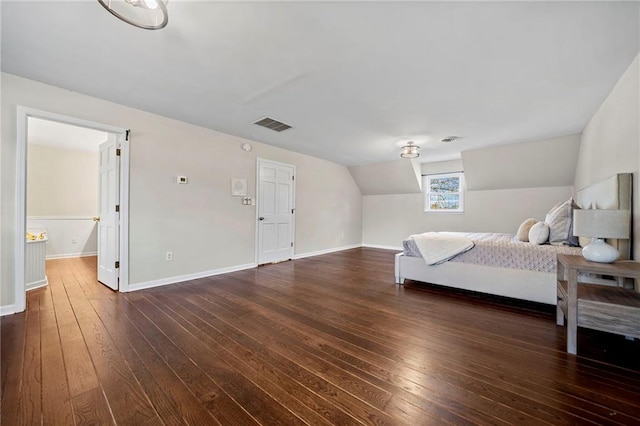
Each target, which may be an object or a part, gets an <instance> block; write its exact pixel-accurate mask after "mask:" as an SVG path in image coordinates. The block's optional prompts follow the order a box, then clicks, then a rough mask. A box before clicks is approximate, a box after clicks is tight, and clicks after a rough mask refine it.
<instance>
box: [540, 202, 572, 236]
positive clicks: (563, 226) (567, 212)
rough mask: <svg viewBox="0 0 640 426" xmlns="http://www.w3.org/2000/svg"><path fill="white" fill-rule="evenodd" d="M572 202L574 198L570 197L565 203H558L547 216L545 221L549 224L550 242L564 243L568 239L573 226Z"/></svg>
mask: <svg viewBox="0 0 640 426" xmlns="http://www.w3.org/2000/svg"><path fill="white" fill-rule="evenodd" d="M572 203H573V199H572V198H569V199H568V200H567V201H565V202H564V203H559V204H556V205H555V206H553V207H552V208H551V210H549V212H548V213H547V215H546V216H545V218H544V221H545V223H547V224H548V225H549V242H550V243H562V242H563V241H565V240H567V238H568V236H569V227H570V226H571V213H572V210H571V205H572Z"/></svg>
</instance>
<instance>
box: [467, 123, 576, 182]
mask: <svg viewBox="0 0 640 426" xmlns="http://www.w3.org/2000/svg"><path fill="white" fill-rule="evenodd" d="M579 149H580V135H568V136H560V137H556V138H550V139H541V140H536V141H531V142H524V143H512V144H507V145H499V146H494V147H487V148H481V149H473V150H469V151H463V152H462V162H463V163H464V171H465V176H466V177H467V184H468V187H469V189H470V190H473V191H475V190H485V189H507V188H544V187H548V186H572V185H573V179H574V176H575V173H576V161H577V159H578V151H579ZM487 164H491V167H487Z"/></svg>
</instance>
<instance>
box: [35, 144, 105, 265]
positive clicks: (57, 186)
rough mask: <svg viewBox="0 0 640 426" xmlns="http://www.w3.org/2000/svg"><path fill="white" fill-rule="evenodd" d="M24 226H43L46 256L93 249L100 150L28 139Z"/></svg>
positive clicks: (89, 252) (90, 252)
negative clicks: (45, 143)
mask: <svg viewBox="0 0 640 426" xmlns="http://www.w3.org/2000/svg"><path fill="white" fill-rule="evenodd" d="M27 164H28V165H29V167H28V168H27V231H33V232H35V233H40V232H41V231H43V230H44V231H46V232H47V236H48V237H49V240H48V241H47V244H46V255H47V259H57V258H63V257H79V256H92V255H95V254H96V251H97V234H96V231H97V226H96V224H95V222H93V221H92V217H93V216H95V215H97V214H98V152H97V151H95V152H90V151H80V150H77V149H69V148H61V147H55V146H46V145H36V144H33V143H29V145H28V147H27Z"/></svg>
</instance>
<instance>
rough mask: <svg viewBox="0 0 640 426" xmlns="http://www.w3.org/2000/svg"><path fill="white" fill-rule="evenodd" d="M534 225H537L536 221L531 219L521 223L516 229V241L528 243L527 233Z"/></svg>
mask: <svg viewBox="0 0 640 426" xmlns="http://www.w3.org/2000/svg"><path fill="white" fill-rule="evenodd" d="M536 223H538V219H534V218H532V217H530V218H529V219H527V220H525V221H524V222H522V224H520V227H519V228H518V232H516V239H517V240H518V241H524V242H527V241H529V231H530V230H531V227H532V226H533V225H535V224H536Z"/></svg>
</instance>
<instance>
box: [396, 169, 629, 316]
mask: <svg viewBox="0 0 640 426" xmlns="http://www.w3.org/2000/svg"><path fill="white" fill-rule="evenodd" d="M631 198H632V175H631V174H630V173H620V174H617V175H614V176H611V177H609V178H607V179H605V180H603V181H601V182H598V183H596V184H593V185H589V186H588V187H586V188H583V189H581V190H579V191H578V192H577V194H576V198H575V201H576V203H577V205H578V206H579V207H580V208H597V209H621V210H627V209H628V210H631V206H632V199H631ZM451 234H456V233H451ZM465 237H467V238H470V239H471V240H473V242H474V247H473V248H472V249H471V250H469V251H466V252H464V253H462V254H460V255H457V256H455V257H453V258H452V259H450V260H448V261H445V262H442V263H440V264H437V265H431V266H429V265H427V264H426V263H425V260H424V259H423V258H422V257H421V256H420V255H419V254H418V255H417V256H416V254H417V253H416V252H415V249H412V248H411V247H408V245H410V244H409V243H407V240H405V242H404V243H403V246H404V251H403V252H402V253H398V254H396V257H395V279H396V283H397V284H403V283H404V280H405V279H410V280H415V281H420V282H424V283H430V284H437V285H442V286H447V287H452V288H458V289H464V290H471V291H477V292H481V293H487V294H493V295H497V296H504V297H511V298H516V299H522V300H527V301H532V302H539V303H546V304H550V305H555V304H556V301H557V294H556V261H555V257H556V254H558V253H566V254H580V250H581V248H580V247H568V246H562V245H549V244H546V245H536V244H531V243H524V242H520V241H515V240H514V236H513V235H510V234H479V233H474V234H466V235H465ZM631 241H632V239H630V240H613V241H609V243H610V244H612V245H614V246H615V247H616V248H618V250H619V251H620V254H621V259H629V258H631ZM581 243H583V241H581ZM516 251H517V255H516V254H515V252H516Z"/></svg>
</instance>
